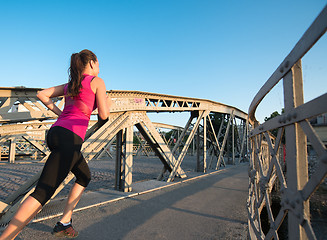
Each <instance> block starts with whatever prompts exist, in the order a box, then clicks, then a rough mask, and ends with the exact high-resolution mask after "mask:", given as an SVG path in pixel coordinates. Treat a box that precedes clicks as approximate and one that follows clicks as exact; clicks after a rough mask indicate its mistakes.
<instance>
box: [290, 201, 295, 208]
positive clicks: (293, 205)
mask: <svg viewBox="0 0 327 240" xmlns="http://www.w3.org/2000/svg"><path fill="white" fill-rule="evenodd" d="M295 206H296V204H295V202H294V201H292V202H291V207H292V208H293V209H295Z"/></svg>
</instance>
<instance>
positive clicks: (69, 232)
mask: <svg viewBox="0 0 327 240" xmlns="http://www.w3.org/2000/svg"><path fill="white" fill-rule="evenodd" d="M51 233H52V235H55V236H56V237H59V238H76V237H77V236H78V232H77V231H76V230H75V229H74V228H73V226H72V224H71V223H70V224H69V225H67V226H64V225H63V224H62V223H61V222H57V223H56V225H55V226H54V228H53V230H52V232H51Z"/></svg>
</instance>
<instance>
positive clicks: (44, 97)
mask: <svg viewBox="0 0 327 240" xmlns="http://www.w3.org/2000/svg"><path fill="white" fill-rule="evenodd" d="M64 87H65V84H63V85H59V86H56V87H51V88H47V89H44V90H42V91H39V92H38V93H37V95H36V96H37V97H38V98H39V99H40V100H41V102H42V103H43V104H44V105H45V106H46V107H47V108H48V109H50V110H51V111H52V112H54V113H55V114H57V115H58V116H60V114H61V110H60V109H59V108H58V107H57V105H55V104H54V103H53V101H52V100H51V98H53V97H59V96H63V95H64Z"/></svg>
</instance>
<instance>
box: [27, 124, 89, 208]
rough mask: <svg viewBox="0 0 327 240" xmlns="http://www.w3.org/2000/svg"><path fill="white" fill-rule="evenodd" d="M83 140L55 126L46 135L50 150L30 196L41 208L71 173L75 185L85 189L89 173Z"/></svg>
mask: <svg viewBox="0 0 327 240" xmlns="http://www.w3.org/2000/svg"><path fill="white" fill-rule="evenodd" d="M82 143H83V140H82V138H81V137H80V136H78V135H76V134H75V133H73V132H72V131H70V130H68V129H66V128H63V127H58V126H55V127H53V128H51V129H50V130H49V132H48V134H47V144H48V147H49V149H50V150H51V154H50V156H49V157H48V160H47V162H46V163H45V165H44V168H43V170H42V173H41V177H40V179H39V181H38V183H37V185H36V188H35V191H34V192H33V193H32V194H31V196H32V197H34V198H35V199H36V200H38V201H39V202H40V203H41V204H42V206H44V204H45V203H46V202H47V201H48V200H49V199H50V198H51V197H52V195H53V194H54V193H55V191H56V189H57V188H58V187H59V185H60V184H61V182H62V181H63V180H64V179H65V178H66V177H67V175H68V173H69V172H70V171H72V173H73V174H74V175H75V177H76V181H75V182H76V183H78V184H80V185H81V186H83V187H86V186H87V185H88V184H89V182H90V180H91V173H90V169H89V166H88V165H87V163H86V161H85V159H84V157H83V155H82V153H81V147H82Z"/></svg>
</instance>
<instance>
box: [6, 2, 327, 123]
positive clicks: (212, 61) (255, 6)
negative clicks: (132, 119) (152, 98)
mask: <svg viewBox="0 0 327 240" xmlns="http://www.w3.org/2000/svg"><path fill="white" fill-rule="evenodd" d="M325 5H326V1H322V0H312V1H309V0H306V1H303V0H300V1H280V0H274V1H262V0H261V1H250V0H249V1H236V0H230V1H218V0H147V1H144V0H121V1H111V0H107V1H98V0H92V1H84V0H81V1H33V0H31V1H15V0H13V1H2V2H1V3H0V8H1V9H2V11H1V12H2V13H1V15H0V22H1V25H0V30H1V38H0V46H1V54H2V57H1V59H0V66H1V79H0V86H2V87H14V86H26V87H42V88H46V87H51V86H54V85H59V84H62V83H65V82H66V81H67V69H68V67H69V58H70V55H71V54H72V53H74V52H79V51H80V50H82V49H90V50H92V51H93V52H95V53H96V55H97V56H98V59H99V61H100V75H99V76H100V77H101V78H103V79H104V81H105V83H106V86H107V89H108V90H110V89H117V90H138V91H148V92H156V93H164V94H171V95H177V96H186V97H195V98H204V99H210V100H213V101H217V102H221V103H224V104H228V105H232V106H235V107H237V108H239V109H241V110H243V111H245V112H247V111H248V108H249V105H250V103H251V101H252V99H253V97H254V96H255V94H256V93H257V92H258V90H259V89H260V87H261V86H262V85H263V84H264V82H265V81H266V80H267V79H268V78H269V77H270V76H271V74H272V73H273V72H274V71H275V69H276V68H277V67H278V66H279V64H280V63H281V62H282V61H283V59H284V58H285V57H286V56H287V54H288V53H289V52H290V51H291V50H292V48H293V47H294V46H295V44H296V43H297V41H298V40H299V39H300V38H301V36H302V35H303V33H304V32H305V30H306V29H307V28H308V27H309V26H310V24H311V23H312V22H313V21H314V19H315V18H316V17H317V16H318V14H319V13H320V11H321V10H322V9H323V7H324V6H325ZM326 53H327V39H326V36H323V38H322V39H321V40H320V41H319V42H318V44H317V46H315V47H314V48H313V49H312V51H310V52H309V54H308V55H307V56H305V57H304V59H303V62H302V65H303V76H304V89H305V100H306V101H308V100H310V99H312V98H314V97H317V96H319V95H321V94H323V93H325V92H326V89H327V81H326V78H327V69H326V64H325V63H326V62H327V55H326ZM279 85H281V84H279ZM279 85H277V87H276V89H274V90H273V91H272V92H271V93H270V94H269V95H268V96H267V98H266V99H265V100H264V101H263V102H262V104H261V105H260V106H259V108H258V110H257V114H256V116H257V119H258V120H259V121H263V119H264V117H266V116H269V115H270V113H271V112H273V111H275V110H278V111H280V110H281V108H282V107H283V104H282V102H283V95H282V88H281V86H279ZM160 116H165V117H164V118H165V120H162V122H166V123H172V124H176V125H183V123H182V122H184V120H183V119H185V115H183V114H175V115H173V114H166V115H160ZM176 116H178V117H176ZM152 117H153V119H154V120H156V121H160V119H157V117H156V116H152ZM176 119H180V120H176ZM182 120H183V121H182Z"/></svg>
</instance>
